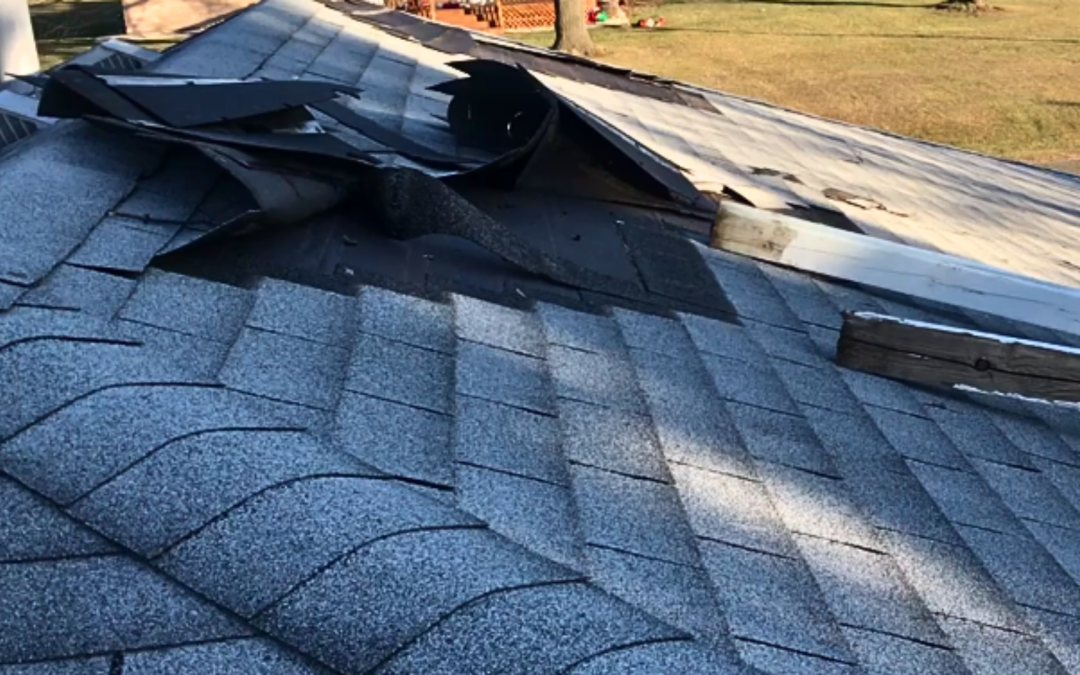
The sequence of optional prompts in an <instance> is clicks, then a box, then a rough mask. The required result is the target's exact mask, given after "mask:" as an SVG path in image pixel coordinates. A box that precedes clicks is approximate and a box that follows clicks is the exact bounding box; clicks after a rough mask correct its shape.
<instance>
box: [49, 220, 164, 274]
mask: <svg viewBox="0 0 1080 675" xmlns="http://www.w3.org/2000/svg"><path fill="white" fill-rule="evenodd" d="M179 229H180V225H179V224H178V223H160V222H156V221H143V220H135V219H133V218H124V217H122V216H110V217H106V218H105V219H104V220H102V221H101V222H100V223H98V225H97V227H95V228H94V231H93V232H91V233H90V235H89V236H88V237H87V238H86V240H85V241H83V243H82V245H80V246H79V248H78V249H76V250H75V252H74V253H72V254H71V256H70V257H69V258H68V259H67V262H68V263H70V264H73V265H82V266H84V267H93V268H98V269H103V270H117V271H120V272H142V271H143V270H144V269H146V267H147V266H148V265H149V264H150V261H151V260H152V259H153V257H154V256H155V255H157V252H158V251H160V250H161V249H162V247H164V246H165V245H166V244H168V243H169V241H170V240H171V239H172V238H173V237H174V236H175V235H176V232H177V230H179Z"/></svg>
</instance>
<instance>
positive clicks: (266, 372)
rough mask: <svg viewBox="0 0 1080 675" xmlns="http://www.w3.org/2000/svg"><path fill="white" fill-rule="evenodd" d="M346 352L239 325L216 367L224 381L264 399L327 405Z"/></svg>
mask: <svg viewBox="0 0 1080 675" xmlns="http://www.w3.org/2000/svg"><path fill="white" fill-rule="evenodd" d="M347 359H348V352H347V351H346V350H344V349H340V348H338V347H331V346H329V345H325V344H318V343H313V342H310V341H308V340H303V339H300V338H295V337H292V336H289V335H282V334H280V333H271V332H269V331H265V330H260V329H257V328H245V329H243V331H242V332H241V333H240V338H239V339H238V340H237V341H236V343H235V344H234V345H233V347H232V349H231V350H230V351H229V356H228V358H227V359H226V361H225V365H224V366H223V367H222V369H221V381H222V382H224V383H225V384H226V385H228V386H230V387H232V388H234V389H238V390H240V391H246V392H249V393H252V394H258V395H260V396H266V397H267V398H272V399H276V400H279V401H288V402H290V403H299V404H301V405H307V406H311V407H314V408H322V409H324V410H331V409H333V408H334V406H335V405H336V404H337V402H338V397H339V396H340V393H341V386H342V378H343V372H344V369H345V363H346V361H347Z"/></svg>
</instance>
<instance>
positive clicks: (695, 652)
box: [569, 642, 746, 675]
mask: <svg viewBox="0 0 1080 675" xmlns="http://www.w3.org/2000/svg"><path fill="white" fill-rule="evenodd" d="M569 672H570V673H572V674H573V675H608V674H609V673H622V674H623V675H651V674H652V673H659V672H669V673H696V674H697V675H736V674H740V673H745V672H746V666H744V665H743V664H741V663H739V662H737V661H734V660H733V659H732V658H731V657H730V656H729V655H727V654H724V653H722V652H718V651H716V650H712V649H708V648H705V647H702V646H701V645H698V644H696V643H691V642H656V643H652V644H643V645H640V646H637V647H633V648H630V649H620V650H618V651H614V652H608V653H606V654H603V655H600V656H595V657H593V658H591V659H589V660H588V661H585V662H583V663H581V664H579V665H577V666H575V667H574V668H573V669H572V670H570V671H569Z"/></svg>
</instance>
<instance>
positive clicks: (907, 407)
mask: <svg viewBox="0 0 1080 675" xmlns="http://www.w3.org/2000/svg"><path fill="white" fill-rule="evenodd" d="M837 372H838V373H840V376H841V377H842V378H844V382H846V383H847V386H848V388H850V389H851V393H852V394H855V398H857V399H859V400H860V401H862V402H863V403H865V404H867V405H869V406H875V407H878V408H885V409H886V410H895V411H898V412H903V413H908V414H911V415H922V414H923V410H922V406H921V405H919V401H918V400H917V399H916V398H915V397H914V396H913V395H912V393H911V390H910V389H909V388H908V387H906V386H904V385H903V384H900V383H899V382H894V381H893V380H886V379H885V378H883V377H877V376H876V375H870V374H868V373H863V372H859V371H857V370H849V369H847V368H838V369H837Z"/></svg>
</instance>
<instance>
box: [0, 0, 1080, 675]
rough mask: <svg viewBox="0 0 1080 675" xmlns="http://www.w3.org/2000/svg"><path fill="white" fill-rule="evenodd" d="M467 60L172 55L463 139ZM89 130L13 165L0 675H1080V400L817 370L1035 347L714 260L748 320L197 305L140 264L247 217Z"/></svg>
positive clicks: (283, 34)
mask: <svg viewBox="0 0 1080 675" xmlns="http://www.w3.org/2000/svg"><path fill="white" fill-rule="evenodd" d="M444 57H445V58H444ZM449 58H450V57H449V56H448V55H445V54H442V55H440V54H438V53H436V52H433V51H432V50H429V49H426V48H424V47H423V46H421V45H419V44H418V43H415V42H410V41H407V40H404V39H401V38H399V37H393V36H390V35H389V34H387V33H385V32H382V31H381V30H379V29H377V28H374V27H372V26H369V25H367V24H362V23H356V22H351V21H350V20H348V19H347V18H346V17H345V16H344V15H342V14H340V13H338V12H334V11H332V10H330V9H327V8H325V7H322V6H320V5H317V4H315V3H311V2H304V1H300V0H267V1H266V2H264V3H262V4H260V5H257V6H256V7H255V8H253V9H251V10H249V11H247V12H244V13H241V14H239V15H238V16H237V17H236V18H234V19H232V20H230V21H227V22H226V23H224V24H222V25H221V26H219V27H217V28H215V29H213V30H211V31H209V32H207V33H205V34H204V35H202V36H201V37H198V38H195V39H194V40H193V41H192V42H191V43H190V44H189V45H187V46H186V47H184V48H182V49H179V50H176V51H175V52H174V53H172V54H170V55H166V56H165V57H163V58H162V59H161V62H160V64H159V65H157V66H155V67H157V68H160V69H162V70H163V71H165V72H174V73H179V72H198V73H199V74H201V75H208V76H222V77H237V76H241V77H242V76H247V75H251V74H259V75H263V76H276V77H292V76H296V75H305V76H319V77H323V78H330V79H334V80H335V81H339V82H343V83H350V84H355V83H356V82H360V83H361V85H362V86H364V87H366V88H365V93H367V92H369V91H370V92H371V95H369V96H367V97H366V98H362V99H361V101H362V104H363V105H364V106H368V107H366V108H365V112H366V113H373V114H375V115H376V116H378V115H382V116H383V117H382V118H381V119H383V120H384V121H385V122H386V123H387V124H395V125H398V128H399V129H400V130H402V131H405V132H406V133H407V134H408V135H410V136H413V137H419V135H420V134H427V136H424V138H425V141H426V142H431V143H435V142H436V141H435V140H432V139H436V138H438V139H441V141H440V142H444V143H447V144H450V143H452V142H453V139H452V137H451V136H450V135H449V134H448V133H447V132H446V131H445V129H444V128H443V127H442V123H441V122H439V121H438V120H434V119H432V118H430V117H429V116H428V115H427V113H426V111H428V110H429V109H430V108H431V107H432V106H434V105H435V103H438V104H440V105H444V104H445V99H444V98H440V97H442V95H441V94H436V93H432V92H430V91H427V90H426V87H427V86H429V85H430V84H432V83H434V82H437V81H441V79H444V78H447V77H456V76H457V75H456V74H454V73H453V72H452V71H449V70H448V69H447V68H446V67H445V61H446V60H449ZM440 59H442V60H441V61H440ZM402 82H407V83H408V89H407V91H405V90H402V88H401V83H402ZM590 86H591V85H590ZM650 105H651V104H650ZM402 110H407V111H412V113H410V115H407V116H405V117H403V116H402V114H401V113H402ZM102 133H103V132H99V131H95V130H93V129H92V128H91V127H89V126H88V125H86V124H84V123H82V122H68V123H60V124H58V125H57V128H56V129H54V130H45V131H42V132H39V133H37V134H35V136H34V137H33V138H31V139H29V140H27V141H23V142H22V144H21V145H22V147H20V148H17V152H14V153H12V154H10V155H7V156H5V157H4V158H3V159H2V160H0V162H2V163H3V169H2V170H3V172H4V175H5V180H4V181H0V191H3V190H5V189H8V190H13V191H14V193H13V194H20V191H21V190H22V189H23V188H24V187H25V184H27V183H29V182H33V181H38V180H40V181H41V182H40V184H39V185H38V187H37V188H35V190H38V192H27V193H25V194H29V195H31V197H32V198H30V199H16V200H14V201H12V200H5V199H2V198H0V251H4V252H10V255H0V258H3V259H4V260H5V261H9V262H8V267H7V268H6V271H4V270H0V281H3V282H4V283H5V285H4V286H3V287H2V288H3V289H6V291H7V292H6V294H4V295H3V297H5V298H9V299H10V300H9V301H6V305H8V304H9V305H10V306H6V305H5V306H4V308H3V309H2V310H0V382H3V385H4V386H3V387H0V515H2V516H3V517H2V518H0V609H2V610H3V611H0V673H2V674H3V675H8V674H9V673H15V674H18V675H27V674H33V675H37V674H38V673H62V674H67V673H70V674H72V675H82V674H84V673H85V674H98V673H101V674H102V675H104V674H105V673H109V674H110V675H115V674H116V673H123V674H125V675H130V674H131V673H136V674H139V673H162V672H167V673H258V674H262V673H265V674H267V675H279V674H281V675H284V674H290V675H291V674H304V675H308V674H315V673H319V674H323V673H376V672H378V673H437V672H448V673H462V672H469V673H483V672H498V673H510V672H522V673H538V672H552V673H554V672H567V673H576V674H589V675H596V674H599V673H650V674H651V673H669V672H670V673H703V674H713V673H716V674H719V673H751V672H771V673H777V674H785V675H786V674H789V673H815V674H817V673H843V674H855V673H902V672H913V673H916V672H917V673H926V672H941V673H964V672H971V673H973V674H976V675H978V674H981V673H990V674H996V673H1007V672H1024V673H1033V672H1038V673H1057V672H1080V639H1078V638H1077V635H1078V634H1080V544H1077V541H1080V539H1078V538H1077V536H1076V534H1077V531H1078V530H1080V488H1078V487H1077V486H1078V485H1080V412H1078V411H1076V410H1075V409H1063V408H1049V407H1046V406H1040V405H1038V404H1033V403H1027V402H1017V401H1013V402H1000V401H994V400H988V399H985V398H984V397H978V396H965V395H960V394H955V395H942V394H941V393H936V392H929V391H923V390H919V389H916V388H913V387H909V386H907V385H903V384H899V383H896V382H891V381H886V380H882V379H880V378H875V377H873V376H869V375H865V374H860V373H854V372H849V371H843V370H841V369H839V368H837V367H836V366H835V365H834V364H833V362H832V356H833V354H832V350H833V349H834V348H835V343H836V339H837V336H838V328H839V317H840V313H841V312H842V311H844V310H851V309H867V308H872V309H876V310H879V311H889V312H893V313H897V314H900V315H904V316H911V317H916V316H917V317H921V318H925V319H928V320H933V321H939V322H942V323H950V324H954V325H961V326H968V327H974V326H976V325H977V326H979V327H982V328H988V329H990V330H999V331H1002V332H1011V333H1014V334H1018V335H1027V336H1031V337H1034V336H1035V335H1036V334H1038V333H1039V331H1037V330H1034V329H1030V328H1029V327H1026V326H1023V325H1019V324H1016V323H1014V322H1004V321H998V320H996V319H994V318H993V317H987V316H985V315H975V314H971V313H968V312H966V311H965V310H963V309H962V308H947V307H938V306H934V305H933V304H931V303H917V304H916V303H914V302H909V301H907V300H905V299H903V298H895V297H885V296H884V295H882V294H873V293H870V292H867V291H864V290H862V289H858V288H852V287H848V286H845V285H842V284H838V283H832V282H826V281H822V280H818V279H814V278H811V277H809V276H806V275H801V274H798V273H796V272H793V271H790V270H781V269H777V268H772V267H769V266H767V265H764V264H760V263H756V262H753V261H750V260H747V259H743V258H738V257H735V256H731V255H728V254H725V253H721V252H716V251H711V250H708V249H705V248H703V247H700V246H698V247H696V248H695V249H694V250H695V251H696V252H695V253H694V255H697V256H700V258H701V261H703V263H704V265H705V266H706V267H707V269H708V270H709V273H711V274H713V275H715V277H716V278H717V281H718V283H719V284H720V287H721V288H722V289H723V290H724V292H725V293H726V294H727V296H728V298H729V299H730V301H731V303H732V305H733V306H734V308H735V309H736V311H737V312H738V314H739V317H738V319H739V320H738V322H737V323H734V322H728V323H725V322H721V321H717V320H715V319H712V318H706V317H703V316H699V315H697V314H695V313H693V312H667V313H666V315H665V316H656V315H655V314H645V313H639V312H636V311H633V310H630V309H625V308H616V309H611V310H609V311H604V312H600V313H596V312H594V313H585V312H581V311H577V310H576V309H572V308H568V307H564V306H561V305H556V304H549V303H544V302H537V303H531V302H525V303H519V305H520V306H519V307H515V308H511V307H508V306H503V305H500V304H494V303H492V302H489V301H487V300H484V299H480V298H477V297H473V296H471V295H469V294H466V293H456V294H447V295H446V296H444V297H441V298H434V299H433V298H423V297H417V296H413V295H406V294H402V293H399V292H396V291H395V290H391V289H388V288H383V287H380V286H378V285H372V284H367V285H361V286H360V287H359V288H358V289H353V290H354V291H355V292H350V293H335V292H331V291H328V290H322V289H318V288H315V287H312V286H309V285H305V284H303V283H298V282H297V281H296V280H284V279H269V278H265V279H253V280H248V281H249V283H246V284H233V285H230V284H224V283H220V282H217V281H210V280H207V279H201V278H195V277H192V276H188V275H185V274H180V273H177V272H175V271H173V272H169V271H164V270H160V269H156V268H148V267H146V266H147V264H148V263H150V262H151V259H152V257H153V256H154V255H155V253H156V252H157V251H158V250H159V248H155V247H160V246H162V245H165V246H169V244H167V243H165V242H166V241H167V240H169V239H170V238H171V240H172V242H173V243H174V244H175V242H176V239H177V238H178V237H185V236H196V235H197V234H198V233H200V232H201V231H202V229H203V228H204V227H205V223H206V221H205V219H204V216H203V215H200V214H205V213H206V212H207V211H214V210H221V209H225V210H228V209H229V208H235V206H236V204H235V202H234V201H232V200H231V198H230V197H229V195H230V194H236V193H230V192H228V190H229V188H228V187H227V186H228V181H221V180H217V179H218V178H220V176H219V175H218V174H215V173H212V172H211V176H212V178H211V179H208V178H207V174H206V173H205V172H204V171H203V168H205V167H203V166H202V165H200V164H198V163H193V164H189V163H187V162H188V161H189V160H190V158H189V159H186V160H180V159H177V157H182V156H176V155H170V156H169V157H168V158H167V160H166V163H165V165H163V166H158V165H156V164H155V161H156V160H157V159H158V158H157V157H156V153H158V152H159V149H158V148H156V146H153V145H150V144H139V143H135V142H131V141H129V142H127V143H116V142H115V141H110V142H105V141H104V140H103V138H105V137H104V136H103V135H102ZM128 146H130V147H128ZM444 149H445V150H446V151H457V150H459V149H456V148H454V147H452V146H451V145H447V146H446V147H445V148H444ZM695 151H701V150H700V149H699V150H695ZM154 166H158V168H157V169H153V167H154ZM146 167H150V168H146ZM46 168H47V172H46ZM1003 170H1005V169H1003ZM1008 170H1010V171H1011V170H1013V169H1011V168H1010V169H1008ZM140 171H143V173H142V174H140ZM46 174H47V175H46ZM140 175H142V176H143V177H142V178H140V177H139V176H140ZM8 176H10V177H12V179H11V180H8V178H7V177H8ZM155 176H157V178H155ZM163 176H167V178H165V177H163ZM48 181H52V182H51V183H50V182H48ZM58 181H59V182H66V183H70V184H71V185H72V186H73V187H72V189H74V190H76V192H75V193H74V196H72V197H71V198H70V199H57V198H56V195H57V194H60V193H58V192H57V190H58V189H59V188H58V187H57V185H58V184H59V183H58ZM215 181H216V182H215ZM223 185H224V186H226V187H221V186H223ZM49 190H51V191H52V192H49ZM39 192H40V195H41V196H42V198H41V199H38V198H37V196H36V195H38V194H39ZM84 192H86V193H89V192H93V194H94V196H93V198H88V199H82V198H81V197H80V195H83V194H84ZM66 194H71V193H66ZM215 194H216V195H217V196H214V195H215ZM0 197H2V195H0ZM123 205H126V206H123ZM108 211H117V212H121V213H124V215H107V214H106V212H108ZM127 211H132V213H127ZM143 211H145V212H146V213H145V214H143V213H142V212H143ZM147 214H148V215H149V218H145V219H142V220H137V221H134V222H133V221H131V220H130V219H131V218H132V217H133V216H136V215H140V216H142V215H147ZM185 232H187V233H188V234H186V235H185V234H184V233H185ZM192 233H195V234H194V235H193V234H192Z"/></svg>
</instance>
